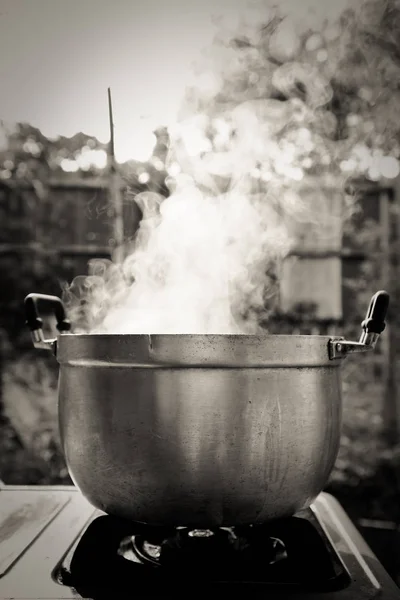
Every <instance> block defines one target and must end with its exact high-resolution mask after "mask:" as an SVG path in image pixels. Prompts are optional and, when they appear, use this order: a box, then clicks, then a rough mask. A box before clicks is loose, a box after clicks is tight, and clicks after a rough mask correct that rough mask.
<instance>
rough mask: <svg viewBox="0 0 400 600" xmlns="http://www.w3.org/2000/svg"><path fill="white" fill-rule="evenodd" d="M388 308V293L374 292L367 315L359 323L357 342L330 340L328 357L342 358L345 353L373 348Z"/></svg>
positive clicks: (382, 326) (381, 329)
mask: <svg viewBox="0 0 400 600" xmlns="http://www.w3.org/2000/svg"><path fill="white" fill-rule="evenodd" d="M388 308H389V294H388V293H387V292H385V291H384V290H380V291H379V292H376V294H374V295H373V296H372V298H371V301H370V303H369V307H368V311H367V315H366V317H365V319H364V321H363V322H362V323H361V327H362V329H363V331H362V333H361V337H360V339H359V341H358V342H351V341H348V340H343V339H339V340H338V339H336V340H332V341H331V342H330V343H329V354H330V358H331V359H334V358H343V357H344V356H346V355H347V354H349V353H351V354H354V353H356V352H367V351H369V350H373V349H374V348H375V346H376V342H377V341H378V338H379V335H380V334H381V333H382V332H383V331H384V329H385V327H386V323H385V319H386V313H387V310H388Z"/></svg>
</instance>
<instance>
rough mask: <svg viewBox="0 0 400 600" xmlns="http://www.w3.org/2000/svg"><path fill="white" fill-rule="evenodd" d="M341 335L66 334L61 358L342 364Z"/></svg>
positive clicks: (97, 362)
mask: <svg viewBox="0 0 400 600" xmlns="http://www.w3.org/2000/svg"><path fill="white" fill-rule="evenodd" d="M339 339H343V338H338V337H335V336H328V335H327V336H321V335H309V336H308V335H258V336H257V335H221V334H219V335H211V334H209V335H203V334H202V335H200V334H182V335H181V334H156V335H144V334H141V335H136V334H71V333H69V334H62V335H60V336H59V337H58V340H57V359H58V361H59V362H60V363H61V364H63V363H67V364H69V365H71V366H93V367H94V366H109V367H112V366H120V367H136V368H141V367H153V368H157V367H158V368H166V367H167V368H168V367H169V368H172V367H173V368H191V367H193V368H194V367H200V368H205V367H207V368H209V367H210V368H218V367H220V368H222V367H227V368H265V367H297V368H298V367H321V366H329V367H337V366H338V365H339V363H341V362H342V361H341V360H332V359H331V357H330V352H329V345H330V342H331V341H332V340H339Z"/></svg>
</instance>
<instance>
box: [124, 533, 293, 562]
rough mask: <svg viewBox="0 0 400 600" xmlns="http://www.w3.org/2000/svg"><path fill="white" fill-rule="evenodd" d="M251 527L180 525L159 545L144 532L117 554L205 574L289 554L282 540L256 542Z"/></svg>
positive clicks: (270, 539) (269, 560)
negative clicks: (241, 530)
mask: <svg viewBox="0 0 400 600" xmlns="http://www.w3.org/2000/svg"><path fill="white" fill-rule="evenodd" d="M254 541H255V540H254V539H252V530H251V528H248V529H247V530H246V531H243V532H242V533H240V532H236V530H235V529H234V528H227V527H223V528H220V529H216V530H213V531H212V530H210V529H192V530H190V529H187V528H183V527H182V528H179V529H178V530H177V531H176V532H175V533H174V534H173V535H172V536H169V537H167V538H166V539H163V540H160V542H159V544H158V545H157V544H154V543H149V542H148V540H147V539H146V538H145V537H144V536H143V535H140V534H139V535H134V536H132V538H131V539H130V543H129V540H127V539H125V540H124V541H123V543H122V544H121V546H120V548H119V551H118V553H119V554H120V555H121V556H124V557H125V558H127V559H128V560H132V561H133V562H137V561H138V560H139V562H142V563H144V564H145V563H150V564H152V565H157V566H161V567H168V568H169V569H173V568H177V569H183V568H184V569H185V571H187V570H190V571H198V570H201V572H202V573H204V571H205V570H207V572H208V573H211V572H216V573H218V571H219V572H224V571H225V570H226V569H232V567H233V566H234V565H235V563H239V564H238V567H240V563H243V562H244V561H247V562H248V563H250V562H251V561H253V562H255V561H256V560H258V556H256V554H260V555H261V554H262V560H263V563H265V564H273V563H274V562H277V561H279V560H282V559H283V558H286V557H287V553H286V548H285V545H284V544H283V542H282V541H281V540H278V539H277V538H273V537H267V536H266V537H264V538H263V540H262V541H261V540H260V544H261V547H260V544H259V545H258V546H257V544H255V543H254Z"/></svg>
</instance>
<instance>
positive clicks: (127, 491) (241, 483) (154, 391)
mask: <svg viewBox="0 0 400 600" xmlns="http://www.w3.org/2000/svg"><path fill="white" fill-rule="evenodd" d="M331 339H332V338H329V337H323V336H261V337H257V336H200V335H182V336H180V335H179V336H172V335H171V336H170V335H157V336H135V335H122V336H121V335H70V334H68V335H62V336H60V337H59V340H58V360H59V362H60V365H61V368H60V382H59V419H60V433H61V439H62V444H63V450H64V454H65V458H66V462H67V465H68V468H69V471H70V474H71V477H72V479H73V481H74V483H75V484H76V485H77V486H78V487H79V488H80V490H81V491H82V493H83V494H84V495H85V496H86V498H87V499H88V500H89V501H90V502H91V503H92V504H93V505H94V506H96V507H97V508H100V509H101V510H104V511H105V512H107V513H109V514H113V515H117V516H120V517H122V518H126V519H131V520H135V521H142V522H147V523H151V524H154V525H156V524H160V525H174V526H176V525H184V526H195V527H217V526H223V525H225V526H229V525H239V524H250V523H254V524H258V523H260V524H261V523H265V522H267V521H269V520H272V519H275V518H279V517H284V516H290V515H292V514H294V513H295V512H297V511H298V510H300V509H302V508H305V507H307V506H309V505H310V504H311V503H312V501H313V500H314V499H315V497H316V496H317V495H318V494H319V493H320V492H321V490H322V489H323V487H324V486H325V484H326V483H327V480H328V478H329V475H330V473H331V470H332V468H333V465H334V462H335V459H336V456H337V452H338V447H339V438H340V424H341V385H340V363H341V361H340V360H339V361H338V360H336V361H332V360H329V354H328V343H329V341H330V340H331Z"/></svg>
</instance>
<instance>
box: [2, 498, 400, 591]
mask: <svg viewBox="0 0 400 600" xmlns="http://www.w3.org/2000/svg"><path fill="white" fill-rule="evenodd" d="M233 590H236V591H237V592H239V593H242V594H245V597H246V598H266V597H267V598H271V600H272V599H273V598H279V599H280V600H283V599H284V598H285V599H287V600H288V599H289V598H290V599H291V600H295V599H298V600H308V599H310V598H312V599H313V600H316V599H317V598H323V599H324V600H371V599H377V598H379V600H399V599H400V590H399V589H398V588H397V586H396V585H395V584H394V582H393V581H392V580H391V579H390V577H389V576H388V574H387V573H386V571H385V570H384V568H383V567H382V565H381V564H380V563H379V561H378V560H377V558H376V557H375V556H374V554H373V553H372V552H371V549H370V548H369V547H368V546H367V544H366V543H365V541H364V540H363V539H362V537H361V536H360V534H359V532H358V531H357V530H356V528H355V527H354V525H353V524H352V523H351V521H350V520H349V519H348V517H347V515H346V514H345V513H344V511H343V509H342V508H341V507H340V505H339V504H338V503H337V501H336V500H335V499H334V498H332V496H329V495H328V494H320V496H319V497H318V498H317V499H316V500H315V502H314V503H313V505H312V506H311V507H310V509H308V510H306V511H303V512H301V513H297V514H296V515H295V516H294V517H291V518H289V519H283V520H280V521H276V522H274V523H270V524H268V525H262V526H261V525H256V526H247V527H233V528H221V529H216V530H204V529H201V530H193V529H187V528H184V527H180V528H176V529H174V528H165V527H149V526H147V525H143V524H137V523H130V522H127V521H123V520H120V519H117V518H115V517H112V516H109V515H105V513H103V512H101V511H99V510H96V509H95V508H94V507H93V506H91V505H90V504H89V503H88V502H87V500H85V498H83V496H82V495H81V494H80V492H79V491H78V490H77V489H76V488H73V487H69V486H59V487H55V486H54V487H36V486H35V487H33V486H32V487H30V486H27V487H24V486H5V487H4V488H0V599H1V600H11V599H13V600H55V599H56V598H57V599H58V600H78V599H79V598H83V599H86V600H89V599H91V600H100V599H101V600H103V599H104V600H105V599H107V600H114V599H115V600H116V599H118V600H122V599H123V598H132V597H134V598H138V599H139V598H149V597H153V598H154V597H157V598H165V597H172V596H173V597H181V596H183V595H185V597H186V596H187V595H188V593H190V594H192V593H193V592H195V593H196V592H197V593H207V594H209V595H211V596H213V594H217V593H218V594H220V595H222V597H224V596H227V595H228V593H230V592H231V591H233Z"/></svg>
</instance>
